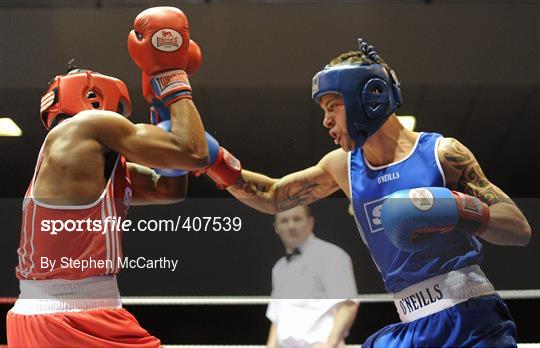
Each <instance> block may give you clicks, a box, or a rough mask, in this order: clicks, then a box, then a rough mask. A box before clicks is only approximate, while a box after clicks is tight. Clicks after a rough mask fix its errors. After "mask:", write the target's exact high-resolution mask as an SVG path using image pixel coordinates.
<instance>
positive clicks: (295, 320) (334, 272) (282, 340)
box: [266, 235, 358, 348]
mask: <svg viewBox="0 0 540 348" xmlns="http://www.w3.org/2000/svg"><path fill="white" fill-rule="evenodd" d="M299 249H300V252H301V254H300V255H294V256H292V258H291V259H290V260H289V261H287V259H286V258H285V257H282V258H281V259H279V260H278V261H277V262H276V264H275V265H274V267H273V269H272V301H271V302H270V305H269V306H268V309H267V311H266V316H267V318H268V319H270V320H271V321H272V322H273V323H274V324H275V325H276V327H277V339H278V347H291V348H292V347H295V348H296V347H298V348H300V347H309V346H310V345H311V344H313V343H316V342H326V340H327V338H328V336H329V335H330V332H331V331H332V327H333V325H334V319H335V311H336V308H337V306H336V305H337V304H338V303H340V302H343V301H345V300H347V299H355V298H356V297H357V296H358V291H357V289H356V282H355V280H354V272H353V268H352V262H351V258H350V257H349V255H348V254H347V253H346V252H345V251H344V250H343V249H341V248H339V247H337V246H335V245H333V244H331V243H328V242H325V241H323V240H320V239H319V238H316V237H315V236H313V235H311V236H310V237H308V239H307V240H306V242H304V244H303V245H302V246H300V247H299Z"/></svg>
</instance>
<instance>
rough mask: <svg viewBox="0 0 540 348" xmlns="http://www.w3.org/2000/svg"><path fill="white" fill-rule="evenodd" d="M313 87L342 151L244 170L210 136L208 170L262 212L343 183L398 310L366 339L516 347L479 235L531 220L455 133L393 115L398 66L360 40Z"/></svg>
mask: <svg viewBox="0 0 540 348" xmlns="http://www.w3.org/2000/svg"><path fill="white" fill-rule="evenodd" d="M312 96H313V99H314V100H315V101H316V102H317V103H319V105H320V106H321V108H322V109H323V111H324V120H323V125H324V127H326V128H327V129H328V130H329V134H330V136H331V137H332V138H333V139H334V142H335V144H336V145H339V146H340V148H339V149H337V150H334V151H332V152H330V153H328V154H327V155H326V156H324V157H323V158H322V159H321V160H320V161H319V163H317V164H316V165H314V166H313V167H311V168H307V169H305V170H302V171H299V172H296V173H293V174H289V175H286V176H284V177H282V178H279V179H273V178H269V177H267V176H265V175H262V174H258V173H254V172H250V171H247V170H242V169H241V166H240V162H239V161H238V160H237V159H235V158H234V157H233V156H232V155H231V154H230V153H228V152H227V151H226V150H224V149H223V148H221V147H219V145H218V144H217V142H216V141H214V140H212V139H210V140H209V147H210V153H213V154H214V155H212V156H213V160H212V163H213V164H212V165H211V166H210V167H209V168H207V170H206V173H207V174H208V175H209V176H210V177H211V178H212V179H213V180H214V181H215V182H216V183H217V184H218V186H219V187H221V188H227V190H228V191H229V192H230V193H231V194H232V195H234V196H235V197H237V198H238V199H239V200H241V201H242V202H244V203H245V204H247V205H249V206H251V207H253V208H255V209H258V210H260V211H262V212H266V213H270V214H275V213H276V212H279V211H283V210H287V209H290V208H292V207H295V206H297V205H300V204H309V203H311V202H315V201H317V200H319V199H322V198H324V197H327V196H329V195H331V194H332V193H334V192H335V191H337V190H338V189H341V190H342V191H343V192H345V194H346V195H347V197H348V198H349V199H350V200H351V202H352V205H353V208H354V213H355V218H356V222H357V226H358V230H359V231H360V235H361V236H362V239H363V241H364V243H365V244H366V245H367V247H368V248H369V250H370V252H371V255H372V257H373V260H374V262H375V265H376V267H377V268H378V270H379V271H380V273H381V276H382V278H383V280H384V283H385V287H386V290H387V291H388V292H389V293H392V294H393V295H394V299H395V304H396V309H397V311H398V313H399V316H400V318H401V323H397V324H394V325H390V326H388V327H385V328H383V329H382V330H380V331H379V332H377V333H375V334H374V335H372V336H371V337H369V338H368V339H367V341H366V342H364V344H363V347H407V346H414V347H421V346H436V347H439V346H497V347H512V346H516V327H515V324H514V322H513V320H512V317H511V315H510V312H509V311H508V308H507V307H506V305H505V304H504V302H503V301H502V300H501V299H500V297H499V296H498V295H497V294H496V293H495V292H494V289H493V286H492V285H491V283H490V282H489V280H488V279H487V278H486V276H485V275H484V273H483V272H482V270H481V269H480V264H481V263H482V257H483V252H482V243H481V242H480V240H481V239H483V240H484V241H487V242H489V243H493V244H498V245H518V246H524V245H526V244H527V243H528V241H529V239H530V236H531V230H530V226H529V224H528V223H527V220H526V219H525V217H524V216H523V214H522V213H521V211H520V210H519V209H518V207H517V206H516V205H515V204H514V202H513V201H512V200H511V199H510V198H509V197H508V196H507V195H506V194H505V193H504V192H503V191H502V190H501V189H500V188H498V187H497V186H495V185H494V184H492V183H491V182H490V181H489V180H488V179H487V178H486V176H485V175H484V173H483V171H482V169H481V168H480V165H479V164H478V162H477V160H476V159H475V157H474V155H473V154H472V153H471V151H470V150H469V149H467V148H466V147H465V146H464V145H462V144H461V143H460V142H459V141H458V140H456V139H453V138H445V137H442V136H441V135H440V134H437V133H424V132H422V133H417V132H412V131H409V130H407V129H405V128H404V127H403V126H402V125H401V124H400V122H399V120H398V119H397V117H396V116H395V114H394V112H395V110H396V109H397V108H398V107H399V106H400V105H401V103H402V98H401V91H400V85H399V81H398V79H397V76H396V74H395V73H394V72H393V71H392V69H391V68H390V67H389V66H388V65H387V64H386V63H385V62H384V60H383V59H382V58H381V57H380V56H379V55H378V54H377V52H376V51H375V50H374V49H373V47H372V46H370V45H369V44H367V43H366V42H365V41H363V40H359V50H358V51H353V52H348V53H345V54H342V55H340V56H339V57H337V58H336V59H334V60H332V61H331V63H330V64H329V65H328V66H326V67H325V68H324V69H323V70H321V71H320V72H318V73H317V74H316V75H315V77H314V78H313V84H312ZM327 346H328V347H332V346H334V342H327Z"/></svg>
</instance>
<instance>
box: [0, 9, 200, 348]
mask: <svg viewBox="0 0 540 348" xmlns="http://www.w3.org/2000/svg"><path fill="white" fill-rule="evenodd" d="M128 44H129V51H130V54H131V56H132V58H133V60H134V61H135V63H136V64H137V65H138V66H139V67H140V68H141V70H142V71H143V73H144V75H145V76H146V78H145V79H144V80H143V83H148V85H145V86H143V89H144V90H145V97H147V98H148V99H150V100H154V101H160V102H161V103H162V104H161V105H165V106H166V107H167V108H168V111H170V114H171V120H170V121H171V130H170V132H166V131H164V130H163V129H160V128H159V127H156V126H153V125H147V124H133V123H131V122H130V121H129V120H128V119H127V117H128V116H129V115H130V112H131V102H130V97H129V94H128V90H127V87H126V85H125V84H124V83H123V82H122V81H120V80H118V79H116V78H113V77H109V76H106V75H102V74H98V73H96V72H92V71H88V70H72V71H70V72H68V73H67V74H66V75H60V76H56V77H55V79H54V80H53V81H52V82H51V84H50V86H49V88H48V90H47V92H46V93H45V94H44V96H43V97H42V100H41V117H42V120H43V122H44V124H45V127H46V128H47V130H48V134H47V137H46V138H45V141H44V142H43V146H42V148H41V151H40V153H39V157H38V160H37V164H36V169H35V172H34V176H33V178H32V180H31V182H30V185H29V187H28V190H27V192H26V195H25V199H24V204H23V217H22V230H21V240H20V247H19V249H18V255H19V265H18V266H17V268H16V275H17V278H18V279H19V280H20V290H21V294H20V296H19V299H18V300H17V301H16V303H15V305H14V307H13V308H12V309H11V310H10V312H9V313H8V316H7V334H8V344H9V346H10V347H158V346H160V341H159V339H157V338H155V337H153V336H152V335H150V334H149V333H148V332H147V331H146V330H144V329H143V328H142V327H141V326H140V325H139V324H138V322H137V320H136V319H135V318H134V317H133V316H132V315H131V314H130V313H129V312H127V311H126V310H125V309H123V308H122V305H121V302H120V295H119V293H118V288H117V283H116V274H118V272H119V271H120V268H121V267H120V264H119V258H120V257H121V255H122V250H121V245H122V244H121V238H122V235H121V230H120V229H119V228H118V226H116V227H114V226H112V227H111V226H110V225H107V223H106V222H107V221H112V220H114V219H118V218H125V216H126V214H127V211H128V208H129V206H130V205H141V204H165V203H172V202H178V201H180V200H182V199H183V198H184V197H185V194H186V190H187V176H185V175H181V176H176V177H166V176H163V175H159V174H157V173H156V172H155V171H153V170H152V169H150V168H156V167H159V168H165V169H167V168H184V169H186V170H197V169H201V168H204V167H205V166H207V165H208V162H209V155H208V148H207V143H206V140H205V134H204V128H203V124H202V122H201V118H200V115H199V113H198V111H197V108H196V107H195V104H194V103H193V101H192V97H191V87H190V85H189V81H188V78H187V75H189V74H192V73H194V71H195V70H196V69H197V68H198V66H199V64H200V62H201V56H200V51H199V50H198V47H197V46H196V44H194V43H193V42H190V39H189V26H188V21H187V18H186V16H185V15H184V14H183V13H182V12H181V11H180V10H178V9H176V8H172V7H158V8H152V9H148V10H145V11H143V12H142V13H141V14H139V16H137V18H136V19H135V22H134V31H132V32H131V34H130V36H129V38H128ZM126 158H128V159H129V160H130V161H132V163H128V162H127V161H126ZM176 174H177V175H180V174H183V173H182V172H176ZM47 220H49V221H51V220H56V221H63V222H67V221H76V222H83V223H82V224H80V225H79V227H82V229H83V230H82V231H75V232H69V231H67V226H68V225H67V224H66V230H64V231H58V232H56V233H49V232H47V231H45V230H44V229H43V226H44V224H43V222H44V221H47ZM85 221H89V222H91V225H88V224H85V223H84V222H85ZM96 222H102V224H101V225H96V224H95V223H96ZM89 226H92V227H94V228H95V227H96V226H100V227H99V228H98V230H95V229H92V230H90V227H89ZM44 258H45V259H47V260H48V262H47V263H48V267H44V266H43V264H42V262H41V261H42V260H43V259H44ZM62 258H67V259H71V260H75V261H81V260H86V259H90V258H92V259H95V260H98V261H101V262H100V263H99V265H100V266H98V267H89V268H86V269H85V270H80V269H79V268H70V267H62V266H61V264H62Z"/></svg>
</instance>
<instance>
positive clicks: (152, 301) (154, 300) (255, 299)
mask: <svg viewBox="0 0 540 348" xmlns="http://www.w3.org/2000/svg"><path fill="white" fill-rule="evenodd" d="M497 293H498V294H499V295H500V296H501V297H502V298H503V299H505V300H515V299H517V300H525V299H540V289H530V290H501V291H497ZM357 298H358V299H359V300H360V303H362V302H365V303H368V302H369V303H380V302H393V301H394V300H393V298H392V295H390V294H360V295H358V297H357ZM269 302H270V297H268V296H238V297H230V296H229V297H225V296H223V297H205V296H203V297H189V296H187V297H176V296H170V297H169V296H155V297H154V296H145V297H135V296H125V297H122V303H123V304H124V305H173V306H175V305H267V304H268V303H269Z"/></svg>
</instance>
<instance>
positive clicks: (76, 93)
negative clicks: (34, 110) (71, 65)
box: [40, 70, 131, 129]
mask: <svg viewBox="0 0 540 348" xmlns="http://www.w3.org/2000/svg"><path fill="white" fill-rule="evenodd" d="M93 109H96V110H109V111H114V112H118V113H119V114H122V115H124V116H126V117H129V115H130V114H131V100H130V98H129V92H128V89H127V86H126V85H125V84H124V82H122V81H120V80H119V79H117V78H114V77H110V76H106V75H101V74H99V73H96V72H93V71H89V70H72V71H70V72H69V73H67V74H66V75H58V76H56V77H55V78H54V80H53V82H52V83H51V84H50V85H49V88H48V89H47V92H46V93H45V94H44V95H43V96H42V97H41V108H40V114H41V120H42V121H43V124H44V125H45V128H47V129H49V128H50V127H51V122H52V120H53V119H54V118H55V117H56V116H57V115H58V114H65V115H68V116H74V115H76V114H78V113H79V112H81V111H83V110H93Z"/></svg>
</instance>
